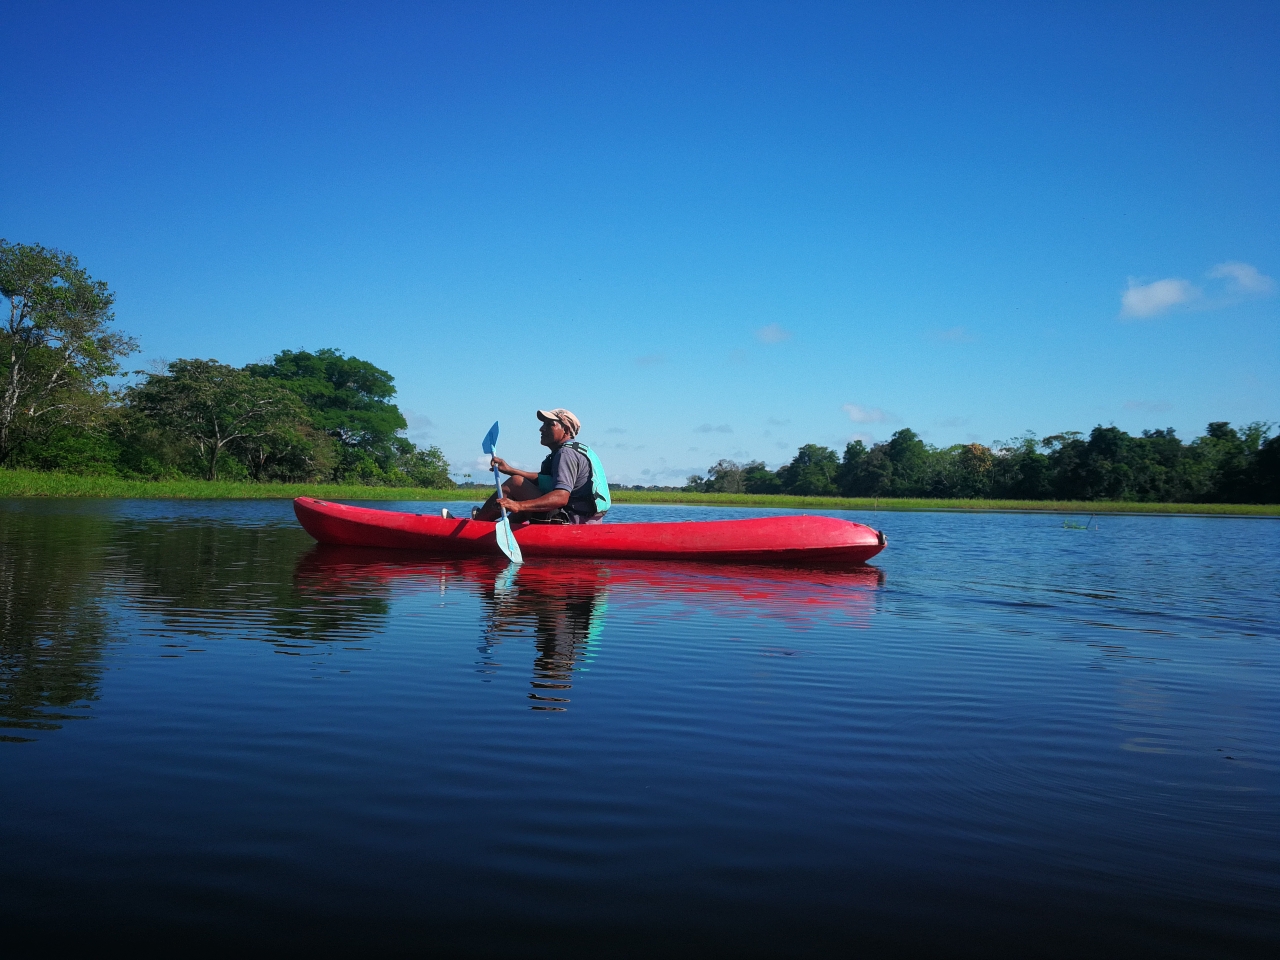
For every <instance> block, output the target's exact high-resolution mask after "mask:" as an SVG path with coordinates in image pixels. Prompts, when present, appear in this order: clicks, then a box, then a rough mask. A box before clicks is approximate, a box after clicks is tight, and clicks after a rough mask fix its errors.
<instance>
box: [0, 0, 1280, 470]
mask: <svg viewBox="0 0 1280 960" xmlns="http://www.w3.org/2000/svg"><path fill="white" fill-rule="evenodd" d="M3 43H4V46H5V61H6V68H5V70H4V72H3V74H2V75H0V93H2V94H3V102H4V103H5V114H6V121H7V124H6V127H7V130H6V133H7V135H6V137H5V148H4V150H3V151H0V183H3V187H2V188H0V236H3V237H5V238H6V239H8V240H10V241H11V242H28V243H30V242H38V243H42V244H45V245H48V246H55V247H60V248H62V249H65V250H69V251H71V252H73V253H75V254H76V255H77V256H78V257H79V258H80V260H81V263H82V264H83V265H84V266H85V267H86V268H87V269H88V270H89V271H90V273H91V274H93V275H94V276H95V277H99V278H101V279H105V280H107V281H108V282H109V283H110V285H111V287H112V289H113V290H114V291H115V292H116V295H117V317H118V321H119V325H120V326H121V327H122V328H123V329H125V330H127V331H128V332H130V333H132V334H133V335H135V336H136V337H137V338H138V339H139V340H140V341H141V344H142V347H143V353H142V355H141V356H140V357H138V358H135V365H137V366H146V365H147V364H148V363H149V362H152V361H154V360H156V359H170V360H171V359H175V358H178V357H216V358H217V359H219V360H223V361H225V362H229V363H235V364H242V363H246V362H249V361H254V360H259V359H262V358H266V357H268V356H270V355H271V354H273V353H275V352H277V351H278V350H280V349H283V348H299V347H306V348H309V349H315V348H319V347H325V346H333V347H338V348H340V349H342V350H344V351H346V352H347V353H349V354H354V355H355V356H359V357H361V358H364V359H367V360H370V361H372V362H374V363H376V364H378V365H379V366H382V367H384V368H386V369H388V370H390V371H391V372H392V373H393V374H394V375H395V377H396V383H397V385H398V387H399V396H398V400H399V402H400V405H401V407H402V409H404V410H405V411H406V413H407V414H408V416H409V418H410V421H411V430H410V435H411V436H412V437H413V439H415V440H416V441H418V442H420V443H436V444H438V445H440V446H441V447H442V448H443V450H444V451H445V453H446V454H447V455H448V457H449V458H450V460H451V462H452V463H454V464H455V465H456V466H457V467H458V468H459V469H469V468H470V466H471V465H472V464H473V463H474V462H475V460H476V458H477V457H478V455H479V444H480V438H481V437H482V436H483V435H484V432H485V430H486V429H487V428H488V426H489V424H490V423H492V421H493V420H494V419H500V420H501V422H502V427H503V434H502V439H501V441H500V444H499V451H500V452H502V453H504V454H505V455H507V456H508V457H511V458H512V459H514V460H516V461H520V462H523V463H524V464H526V465H533V464H535V463H536V462H537V460H538V459H539V457H540V453H541V451H540V448H539V447H538V446H537V431H536V427H537V424H536V421H535V420H534V418H533V411H534V410H535V409H536V408H537V407H551V406H564V407H568V408H569V409H571V410H573V411H574V412H575V413H577V414H578V416H579V417H580V418H581V419H582V421H583V424H584V431H583V439H585V440H587V441H588V442H590V443H592V444H593V445H594V446H596V447H598V448H599V450H600V454H601V456H602V458H603V459H604V461H605V464H606V467H608V468H609V470H610V476H611V479H613V480H616V481H622V482H658V483H670V482H678V481H680V480H682V479H683V477H684V476H685V475H686V474H688V473H691V472H694V471H698V472H702V471H705V469H706V467H707V466H708V465H709V464H711V463H713V462H715V461H716V460H717V459H719V458H721V457H733V458H735V459H739V460H744V459H762V460H765V461H767V462H768V463H769V464H770V465H776V464H778V463H780V462H783V461H785V460H787V459H789V458H790V456H791V455H792V454H793V453H794V451H795V449H796V447H797V446H799V445H800V444H802V443H808V442H816V443H823V444H827V445H830V446H833V447H837V448H842V447H843V445H844V443H845V442H846V441H847V440H848V439H850V438H851V437H854V436H862V437H864V438H868V439H876V440H883V439H887V438H888V436H889V435H890V434H891V433H892V432H893V431H894V430H897V429H899V428H901V427H903V426H910V427H912V428H914V429H916V430H917V431H918V432H919V433H921V434H922V435H923V436H924V437H925V438H926V439H927V440H928V441H929V442H931V443H936V444H939V445H945V444H950V443H956V442H969V441H974V440H976V441H980V442H984V443H990V442H992V441H993V440H996V439H1003V438H1008V437H1011V436H1014V435H1017V434H1020V433H1022V432H1023V431H1025V430H1033V431H1036V432H1037V433H1038V434H1041V435H1043V434H1047V433H1053V432H1058V431H1061V430H1064V429H1078V430H1084V431H1087V430H1089V429H1090V428H1091V427H1093V426H1094V425H1095V424H1099V423H1102V424H1109V423H1114V424H1116V425H1117V426H1120V427H1123V428H1125V429H1127V430H1131V431H1137V430H1140V429H1142V428H1144V427H1164V426H1173V427H1176V428H1177V429H1178V431H1179V433H1180V434H1181V435H1183V436H1184V437H1187V438H1190V437H1193V436H1195V435H1197V434H1198V433H1200V432H1202V431H1203V429H1204V426H1205V424H1206V423H1207V422H1208V421H1210V420H1230V421H1233V422H1237V423H1240V422H1245V421H1250V420H1258V419H1263V420H1276V419H1280V402H1278V401H1280V387H1277V383H1280V376H1277V372H1278V371H1280V323H1278V322H1277V321H1278V320H1280V296H1277V291H1276V281H1275V280H1273V279H1272V278H1274V277H1278V276H1280V237H1278V235H1277V234H1278V231H1277V224H1280V177H1277V171H1280V150H1278V149H1277V148H1278V146H1280V110H1278V109H1277V108H1278V106H1280V69H1278V67H1280V6H1277V5H1276V4H1274V3H1256V4H1251V3H1214V4H1208V3H1200V4H1179V3H1168V2H1162V3H1151V4H1144V3H1128V4H1117V3H1105V4H1096V5H1095V4H1067V3H1064V4H1047V3H1046V4H1015V3H1009V4H978V3H966V4H959V3H956V4H911V3H896V2H895V3H883V4H853V3H839V4H823V3H814V4H806V3H785V4H781V3H779V4H750V3H729V4H715V3H701V4H687V3H677V4H670V5H664V4H661V3H653V2H649V3H638V4H598V3H586V4H570V3H555V4H539V3H512V4H503V3H492V4H461V3H449V4H440V5H428V4H408V3H403V4H387V5H378V4H361V5H359V6H357V5H337V4H316V3H308V4H299V5H296V6H291V5H272V4H257V3H255V4H246V5H243V6H237V5H235V4H230V3H220V4H216V5H209V6H205V7H201V6H199V5H196V4H160V5H154V6H149V5H145V4H109V3H95V4H84V5H68V4H56V3H22V2H10V3H7V4H6V5H5V16H4V40H3Z"/></svg>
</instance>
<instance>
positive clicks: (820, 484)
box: [778, 443, 840, 497]
mask: <svg viewBox="0 0 1280 960" xmlns="http://www.w3.org/2000/svg"><path fill="white" fill-rule="evenodd" d="M839 470H840V459H839V457H837V456H836V452H835V451H834V450H832V449H830V448H829V447H823V446H819V445H818V444H816V443H806V444H805V445H804V446H803V447H801V448H800V449H799V450H798V451H796V455H795V457H793V458H792V460H791V462H790V463H789V464H787V465H786V466H785V467H781V468H780V469H779V470H778V480H779V481H780V482H781V483H782V489H783V490H784V491H786V492H787V493H790V494H795V495H798V496H802V497H821V496H833V495H835V494H836V493H837V492H838V491H837V490H836V483H835V481H836V474H837V472H838V471H839Z"/></svg>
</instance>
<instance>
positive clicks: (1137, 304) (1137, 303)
mask: <svg viewBox="0 0 1280 960" xmlns="http://www.w3.org/2000/svg"><path fill="white" fill-rule="evenodd" d="M1200 295H1201V291H1200V288H1199V287H1196V286H1193V285H1192V284H1191V283H1189V282H1188V281H1186V280H1179V279H1174V278H1170V279H1168V280H1156V281H1153V282H1152V283H1138V281H1137V280H1136V279H1134V278H1133V277H1130V278H1129V289H1128V290H1126V291H1125V292H1124V293H1122V294H1121V295H1120V316H1122V317H1132V318H1135V319H1139V320H1145V319H1146V318H1148V317H1158V316H1159V315H1160V314H1162V313H1165V312H1167V311H1169V310H1172V309H1173V308H1174V307H1176V306H1178V305H1179V304H1183V303H1190V302H1191V301H1192V300H1196V299H1198V298H1199V297H1200Z"/></svg>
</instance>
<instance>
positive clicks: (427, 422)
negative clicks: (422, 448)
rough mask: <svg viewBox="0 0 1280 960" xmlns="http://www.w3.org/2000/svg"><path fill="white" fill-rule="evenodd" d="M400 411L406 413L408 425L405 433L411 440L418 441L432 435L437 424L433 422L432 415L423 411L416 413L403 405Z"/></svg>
mask: <svg viewBox="0 0 1280 960" xmlns="http://www.w3.org/2000/svg"><path fill="white" fill-rule="evenodd" d="M400 412H401V413H403V414H404V420H405V423H406V424H407V425H408V426H407V427H406V428H405V434H406V435H407V436H408V437H409V439H410V440H413V441H414V442H415V443H417V442H421V441H423V440H426V439H428V438H429V437H430V436H431V433H432V431H433V430H434V429H435V426H436V425H435V424H434V423H432V421H431V418H430V417H428V416H426V415H425V414H422V413H416V412H415V411H413V410H410V409H408V408H407V407H402V408H401V410H400Z"/></svg>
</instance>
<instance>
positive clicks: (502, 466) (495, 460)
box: [489, 457, 516, 477]
mask: <svg viewBox="0 0 1280 960" xmlns="http://www.w3.org/2000/svg"><path fill="white" fill-rule="evenodd" d="M489 466H490V467H497V468H498V472H499V473H505V474H506V475H507V476H508V477H511V476H514V475H515V472H516V471H515V468H514V467H511V466H508V465H507V461H505V460H503V459H502V458H501V457H492V458H490V460H489Z"/></svg>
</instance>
